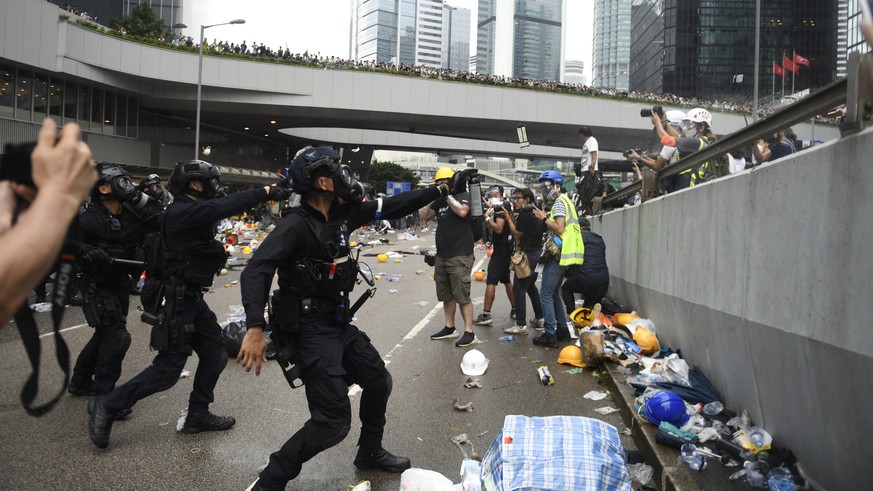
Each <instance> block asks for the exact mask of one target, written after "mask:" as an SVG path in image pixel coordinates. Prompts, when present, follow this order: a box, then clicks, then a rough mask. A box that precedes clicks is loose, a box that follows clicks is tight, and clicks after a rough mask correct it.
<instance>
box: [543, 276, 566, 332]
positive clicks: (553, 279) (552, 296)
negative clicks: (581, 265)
mask: <svg viewBox="0 0 873 491" xmlns="http://www.w3.org/2000/svg"><path fill="white" fill-rule="evenodd" d="M566 269H567V268H566V267H565V266H561V265H560V264H559V263H558V261H557V260H556V259H549V260H548V262H546V264H545V265H544V266H543V279H542V282H541V283H540V299H541V300H542V302H543V318H544V319H545V328H546V333H548V334H551V335H554V334H555V330H556V329H557V325H558V323H560V324H561V325H562V326H566V325H567V316H566V314H565V313H564V302H563V301H562V300H561V283H562V282H563V281H564V271H565V270H566Z"/></svg>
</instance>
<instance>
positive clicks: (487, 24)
mask: <svg viewBox="0 0 873 491" xmlns="http://www.w3.org/2000/svg"><path fill="white" fill-rule="evenodd" d="M564 17H565V9H564V2H563V0H479V22H478V27H479V31H478V35H477V46H476V71H477V72H478V73H487V74H492V75H500V76H513V77H522V78H530V79H537V80H554V81H557V80H560V77H561V60H562V53H561V50H562V45H561V42H562V38H563V25H564Z"/></svg>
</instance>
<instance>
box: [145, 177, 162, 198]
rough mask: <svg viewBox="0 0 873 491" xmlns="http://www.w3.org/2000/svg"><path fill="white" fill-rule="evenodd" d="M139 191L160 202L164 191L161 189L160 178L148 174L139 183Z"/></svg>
mask: <svg viewBox="0 0 873 491" xmlns="http://www.w3.org/2000/svg"><path fill="white" fill-rule="evenodd" d="M139 189H140V191H142V192H144V193H145V194H147V195H149V196H151V197H152V198H154V199H156V200H158V201H161V200H163V198H164V189H163V188H162V187H161V176H159V175H157V174H149V175H148V176H146V177H144V178H143V179H142V180H141V181H140V182H139Z"/></svg>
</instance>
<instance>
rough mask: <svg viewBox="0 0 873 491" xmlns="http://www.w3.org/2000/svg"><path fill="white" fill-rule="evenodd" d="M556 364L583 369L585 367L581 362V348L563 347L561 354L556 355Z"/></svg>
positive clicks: (573, 345) (574, 346)
mask: <svg viewBox="0 0 873 491" xmlns="http://www.w3.org/2000/svg"><path fill="white" fill-rule="evenodd" d="M558 363H563V364H565V365H573V366H577V367H582V368H585V367H586V366H587V365H585V362H584V361H583V360H582V348H580V347H578V346H576V345H575V344H571V345H570V346H565V347H564V349H562V350H561V354H559V355H558Z"/></svg>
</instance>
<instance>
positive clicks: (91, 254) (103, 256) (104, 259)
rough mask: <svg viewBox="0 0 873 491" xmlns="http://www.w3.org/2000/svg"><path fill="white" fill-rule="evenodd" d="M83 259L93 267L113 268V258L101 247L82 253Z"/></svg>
mask: <svg viewBox="0 0 873 491" xmlns="http://www.w3.org/2000/svg"><path fill="white" fill-rule="evenodd" d="M82 257H83V258H84V259H85V260H86V261H88V262H89V263H91V266H97V267H109V266H112V256H110V255H109V254H108V253H107V252H106V251H105V250H103V249H101V248H99V247H91V248H89V249H86V250H85V251H84V252H83V253H82Z"/></svg>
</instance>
